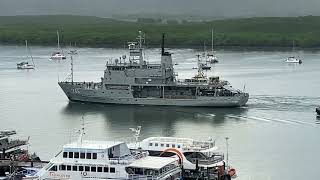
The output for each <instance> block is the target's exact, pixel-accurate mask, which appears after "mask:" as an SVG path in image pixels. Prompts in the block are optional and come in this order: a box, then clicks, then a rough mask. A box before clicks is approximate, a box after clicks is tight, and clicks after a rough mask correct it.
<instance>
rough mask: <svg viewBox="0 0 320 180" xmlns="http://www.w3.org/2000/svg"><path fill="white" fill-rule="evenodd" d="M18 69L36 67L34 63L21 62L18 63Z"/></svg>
mask: <svg viewBox="0 0 320 180" xmlns="http://www.w3.org/2000/svg"><path fill="white" fill-rule="evenodd" d="M17 69H34V65H33V64H29V63H28V62H21V63H18V64H17Z"/></svg>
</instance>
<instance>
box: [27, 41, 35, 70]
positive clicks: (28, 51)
mask: <svg viewBox="0 0 320 180" xmlns="http://www.w3.org/2000/svg"><path fill="white" fill-rule="evenodd" d="M25 42H26V51H27V54H30V57H31V61H32V64H33V66H34V67H35V66H36V65H35V64H34V61H33V56H32V52H31V49H30V48H29V47H28V41H27V40H25ZM27 57H28V56H27Z"/></svg>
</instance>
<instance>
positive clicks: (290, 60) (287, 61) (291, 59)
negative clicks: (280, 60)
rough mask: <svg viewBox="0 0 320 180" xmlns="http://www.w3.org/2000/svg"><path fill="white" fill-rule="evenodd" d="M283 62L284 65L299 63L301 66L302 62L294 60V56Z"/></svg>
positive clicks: (297, 59)
mask: <svg viewBox="0 0 320 180" xmlns="http://www.w3.org/2000/svg"><path fill="white" fill-rule="evenodd" d="M284 62H286V63H299V64H301V63H302V60H301V59H299V58H296V57H294V56H291V57H288V58H287V59H286V60H285V61H284Z"/></svg>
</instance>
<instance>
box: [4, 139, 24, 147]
mask: <svg viewBox="0 0 320 180" xmlns="http://www.w3.org/2000/svg"><path fill="white" fill-rule="evenodd" d="M26 144H27V141H25V140H11V141H10V142H9V144H8V145H7V147H6V149H11V148H15V147H19V146H23V145H26Z"/></svg>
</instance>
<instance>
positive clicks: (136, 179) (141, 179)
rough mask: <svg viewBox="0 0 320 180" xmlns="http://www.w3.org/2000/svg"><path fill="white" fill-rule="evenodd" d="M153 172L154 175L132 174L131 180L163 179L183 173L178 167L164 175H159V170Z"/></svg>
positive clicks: (163, 173)
mask: <svg viewBox="0 0 320 180" xmlns="http://www.w3.org/2000/svg"><path fill="white" fill-rule="evenodd" d="M151 171H153V173H155V174H153V175H140V174H130V175H129V179H132V180H153V179H161V178H164V177H165V176H168V175H169V174H176V173H178V172H181V168H180V167H179V166H176V167H175V168H172V169H170V170H167V171H163V172H162V173H160V174H158V173H159V171H158V170H151Z"/></svg>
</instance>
